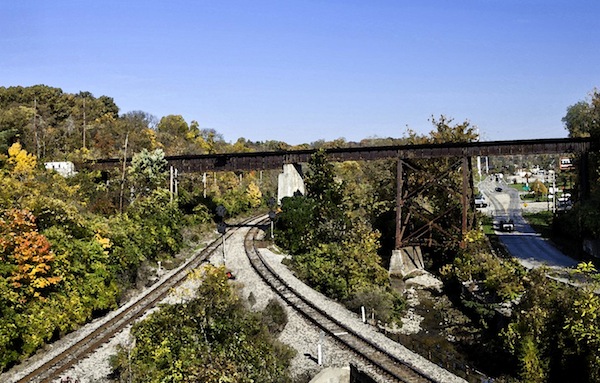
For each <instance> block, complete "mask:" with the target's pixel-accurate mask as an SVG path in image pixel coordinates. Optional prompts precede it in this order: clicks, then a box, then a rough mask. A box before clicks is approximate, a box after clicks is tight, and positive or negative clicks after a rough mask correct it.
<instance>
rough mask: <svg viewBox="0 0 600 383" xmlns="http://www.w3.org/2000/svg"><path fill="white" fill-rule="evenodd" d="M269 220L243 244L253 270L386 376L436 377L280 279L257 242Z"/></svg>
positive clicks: (412, 379)
mask: <svg viewBox="0 0 600 383" xmlns="http://www.w3.org/2000/svg"><path fill="white" fill-rule="evenodd" d="M266 222H267V221H266V220H263V221H260V222H259V224H258V225H256V226H255V227H253V228H252V229H250V230H249V231H248V233H247V234H246V237H245V240H244V247H245V250H246V254H247V256H248V258H249V260H250V263H251V265H252V267H253V268H254V270H256V272H257V273H258V274H259V275H260V276H261V278H262V279H263V280H264V281H265V282H266V283H267V284H268V285H269V286H271V288H272V289H273V290H275V291H276V292H277V294H279V296H281V298H282V299H283V300H284V301H285V302H287V303H288V304H289V305H290V306H291V307H292V308H293V309H294V310H296V311H298V312H299V313H300V314H301V315H303V316H304V317H305V318H307V319H308V320H309V321H311V322H312V323H314V324H315V325H316V326H318V327H319V328H321V329H322V330H323V331H325V333H326V334H328V335H329V336H331V337H333V338H334V339H335V340H336V341H338V342H339V343H341V344H342V345H343V346H344V347H346V348H348V349H350V350H351V351H352V352H353V353H355V354H356V355H358V356H359V357H360V358H362V359H363V360H365V361H366V362H367V363H368V364H369V365H371V366H373V367H374V368H375V369H377V370H378V371H379V372H380V373H381V374H383V375H384V376H387V377H389V378H391V379H393V380H396V381H399V382H435V381H436V380H434V379H432V378H430V377H428V376H427V375H426V374H425V373H424V372H422V371H420V370H418V369H417V368H415V367H412V366H410V365H408V364H407V363H405V362H404V361H402V360H400V359H398V358H397V357H395V356H394V355H392V354H391V353H389V352H387V351H386V350H384V349H383V348H382V347H380V346H378V345H377V344H375V343H374V342H373V341H370V340H368V339H366V338H365V337H363V336H361V335H360V334H358V333H357V332H356V331H355V330H353V329H351V328H350V327H348V326H346V325H344V324H342V323H341V322H339V321H338V320H336V319H335V318H333V317H331V316H330V315H329V314H327V313H326V312H324V311H323V310H321V309H320V308H318V307H317V306H316V305H314V304H313V303H311V302H310V301H309V300H308V299H307V298H305V297H304V296H302V295H301V294H300V293H298V292H297V291H296V290H295V289H294V288H292V287H291V286H290V285H289V284H287V283H286V282H285V281H284V280H283V279H281V278H280V277H279V276H278V274H277V273H276V272H275V271H274V270H273V269H272V268H271V267H270V266H269V265H268V264H267V263H266V262H265V261H264V259H263V257H262V256H261V254H260V252H259V251H258V249H257V248H256V245H255V243H256V242H255V239H256V237H257V236H258V233H259V230H260V227H261V226H262V225H264V224H266Z"/></svg>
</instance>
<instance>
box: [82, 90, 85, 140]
mask: <svg viewBox="0 0 600 383" xmlns="http://www.w3.org/2000/svg"><path fill="white" fill-rule="evenodd" d="M82 130H83V133H82V135H83V140H82V141H83V145H82V147H83V148H84V149H85V97H84V98H83V127H82Z"/></svg>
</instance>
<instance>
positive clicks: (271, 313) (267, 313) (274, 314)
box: [262, 298, 288, 335]
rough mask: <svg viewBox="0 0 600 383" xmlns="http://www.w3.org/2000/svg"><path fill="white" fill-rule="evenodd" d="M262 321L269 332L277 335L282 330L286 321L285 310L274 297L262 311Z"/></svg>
mask: <svg viewBox="0 0 600 383" xmlns="http://www.w3.org/2000/svg"><path fill="white" fill-rule="evenodd" d="M262 322H263V324H264V325H265V326H266V327H267V330H269V333H270V334H273V335H277V334H279V333H280V332H282V331H283V329H284V328H285V325H286V324H287V322H288V317H287V312H286V311H285V308H284V307H283V306H282V305H281V304H280V303H279V302H278V301H277V300H276V299H274V298H272V299H270V300H269V303H267V306H266V307H265V309H264V310H263V311H262Z"/></svg>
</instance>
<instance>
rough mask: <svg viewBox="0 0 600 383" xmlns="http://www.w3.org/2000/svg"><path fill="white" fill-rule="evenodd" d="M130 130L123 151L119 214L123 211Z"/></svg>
mask: <svg viewBox="0 0 600 383" xmlns="http://www.w3.org/2000/svg"><path fill="white" fill-rule="evenodd" d="M128 142H129V132H127V134H126V135H125V148H124V151H123V173H122V174H121V192H120V194H119V214H121V213H123V189H124V188H125V171H126V170H127V143H128Z"/></svg>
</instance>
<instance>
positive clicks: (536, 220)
mask: <svg viewBox="0 0 600 383" xmlns="http://www.w3.org/2000/svg"><path fill="white" fill-rule="evenodd" d="M523 218H525V219H526V220H527V222H529V224H530V225H531V227H532V228H533V229H534V230H535V231H536V232H538V233H540V234H541V235H542V237H544V238H551V237H552V219H553V216H552V212H551V211H540V212H537V213H523Z"/></svg>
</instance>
